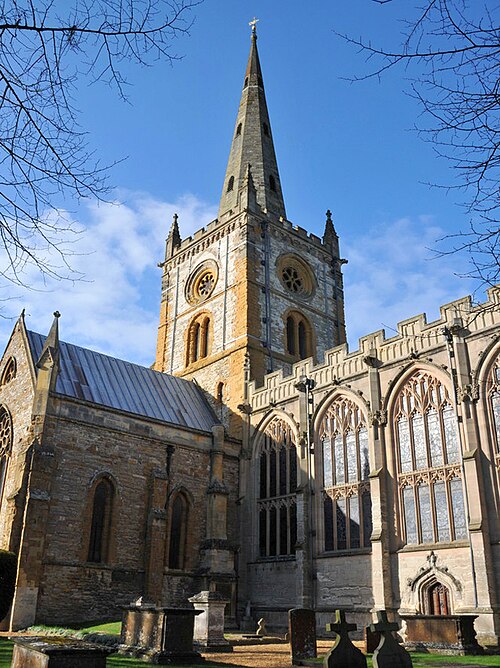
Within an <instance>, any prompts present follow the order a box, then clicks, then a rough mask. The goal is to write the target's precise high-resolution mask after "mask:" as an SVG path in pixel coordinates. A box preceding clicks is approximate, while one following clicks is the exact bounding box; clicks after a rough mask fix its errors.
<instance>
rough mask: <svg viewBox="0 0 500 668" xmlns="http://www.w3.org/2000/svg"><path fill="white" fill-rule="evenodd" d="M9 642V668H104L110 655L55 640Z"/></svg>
mask: <svg viewBox="0 0 500 668" xmlns="http://www.w3.org/2000/svg"><path fill="white" fill-rule="evenodd" d="M13 640H14V652H13V654H12V663H11V666H12V667H13V668H72V667H73V668H83V666H85V668H106V657H107V656H108V654H111V653H112V652H113V650H112V649H110V648H108V647H102V646H97V645H92V644H91V643H86V642H83V641H81V640H72V639H70V638H59V637H57V636H50V637H45V638H40V637H37V636H31V637H18V638H13Z"/></svg>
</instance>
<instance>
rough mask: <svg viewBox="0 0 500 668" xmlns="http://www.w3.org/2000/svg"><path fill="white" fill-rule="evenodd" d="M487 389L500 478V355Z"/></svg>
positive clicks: (493, 367)
mask: <svg viewBox="0 0 500 668" xmlns="http://www.w3.org/2000/svg"><path fill="white" fill-rule="evenodd" d="M487 388H488V408H489V415H490V421H491V426H492V438H493V450H494V457H495V465H496V469H497V472H498V475H499V476H500V355H498V356H497V358H496V359H495V361H494V363H493V365H492V367H491V369H490V372H489V374H488V381H487Z"/></svg>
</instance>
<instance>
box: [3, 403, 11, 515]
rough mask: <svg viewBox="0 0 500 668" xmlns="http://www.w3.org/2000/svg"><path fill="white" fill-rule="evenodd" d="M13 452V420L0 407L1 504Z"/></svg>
mask: <svg viewBox="0 0 500 668" xmlns="http://www.w3.org/2000/svg"><path fill="white" fill-rule="evenodd" d="M11 450H12V419H11V417H10V414H9V411H8V410H7V409H6V408H5V407H4V406H0V504H1V503H2V496H3V488H4V486H5V479H6V477H7V463H8V459H9V457H10V453H11Z"/></svg>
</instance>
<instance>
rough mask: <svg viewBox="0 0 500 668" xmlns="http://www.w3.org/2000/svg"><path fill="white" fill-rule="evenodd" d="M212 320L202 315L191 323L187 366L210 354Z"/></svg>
mask: <svg viewBox="0 0 500 668" xmlns="http://www.w3.org/2000/svg"><path fill="white" fill-rule="evenodd" d="M209 346H210V318H209V316H208V315H202V316H200V317H198V318H196V319H195V320H193V322H192V323H191V325H190V326H189V330H188V337H187V346H186V348H187V349H186V365H189V364H192V363H193V362H197V361H198V360H200V359H203V358H204V357H207V355H208V354H209Z"/></svg>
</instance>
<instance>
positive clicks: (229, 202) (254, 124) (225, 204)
mask: <svg viewBox="0 0 500 668" xmlns="http://www.w3.org/2000/svg"><path fill="white" fill-rule="evenodd" d="M255 23H256V21H252V23H251V25H252V43H251V46H250V55H249V57H248V64H247V69H246V72H245V79H244V84H243V92H242V94H241V101H240V106H239V109H238V116H237V118H236V125H235V130H234V135H233V143H232V145H231V151H230V153H229V160H228V163H227V170H226V178H225V179H224V186H223V189H222V196H221V200H220V205H219V219H220V217H221V216H222V215H223V214H225V213H227V212H228V211H229V210H230V209H236V207H237V204H238V194H239V193H240V192H241V188H242V187H243V186H244V181H245V176H246V175H247V172H248V165H250V166H251V170H252V177H253V183H254V186H255V191H256V197H257V203H258V204H259V205H260V206H261V207H262V209H267V211H268V212H269V213H271V214H275V215H276V216H277V217H279V216H283V217H284V218H286V213H285V204H284V202H283V194H282V192H281V183H280V177H279V173H278V163H277V162H276V155H275V153H274V144H273V138H272V134H271V124H270V122H269V114H268V111H267V104H266V95H265V93H264V83H263V80H262V70H261V68H260V62H259V54H258V52H257V32H256V29H255Z"/></svg>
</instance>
